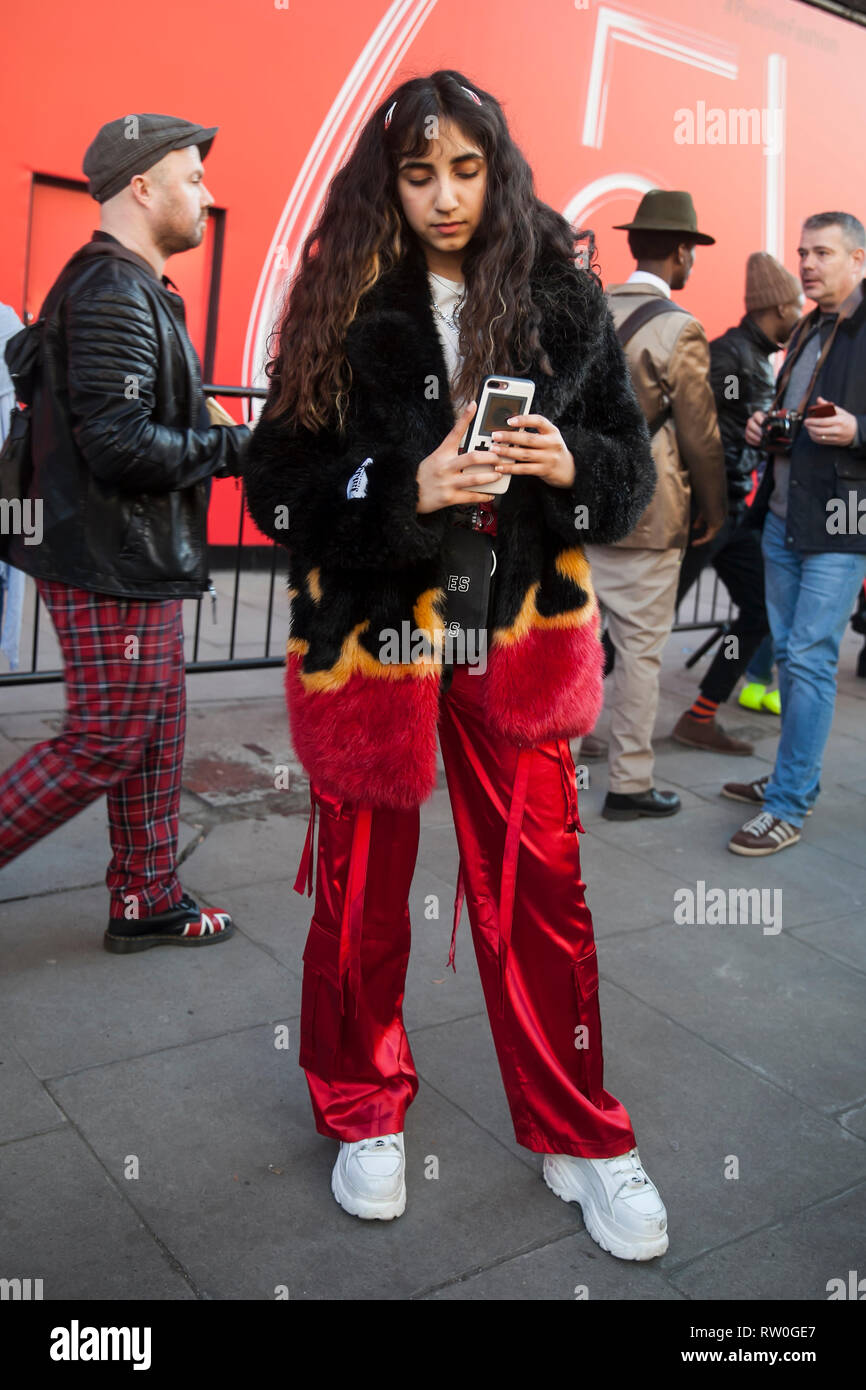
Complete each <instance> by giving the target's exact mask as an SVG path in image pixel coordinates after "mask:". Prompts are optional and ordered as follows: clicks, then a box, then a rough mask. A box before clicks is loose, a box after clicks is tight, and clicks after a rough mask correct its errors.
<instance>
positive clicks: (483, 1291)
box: [426, 1231, 683, 1303]
mask: <svg viewBox="0 0 866 1390" xmlns="http://www.w3.org/2000/svg"><path fill="white" fill-rule="evenodd" d="M657 1263H658V1261H656V1260H646V1261H635V1260H615V1259H613V1258H612V1257H611V1256H610V1255H608V1254H606V1253H605V1251H604V1250H601V1249H600V1248H599V1247H598V1246H597V1245H596V1243H595V1241H594V1240H592V1239H591V1238H590V1237H589V1236H588V1235H587V1234H586V1232H585V1231H583V1232H582V1233H581V1234H579V1235H573V1236H566V1237H565V1238H564V1239H562V1240H557V1241H552V1242H551V1243H550V1244H549V1245H545V1246H542V1247H541V1249H539V1250H529V1251H527V1252H526V1254H525V1255H516V1256H515V1257H514V1258H513V1259H511V1260H505V1261H503V1263H502V1264H498V1265H494V1266H493V1267H492V1268H491V1269H484V1270H481V1271H480V1272H479V1273H478V1274H475V1275H472V1276H471V1277H470V1278H468V1279H461V1280H460V1282H459V1283H456V1284H448V1285H447V1286H446V1288H444V1289H437V1290H436V1291H435V1292H433V1293H430V1294H427V1295H426V1298H427V1300H429V1301H431V1302H439V1303H441V1302H457V1301H458V1300H462V1301H468V1300H474V1301H481V1300H485V1301H490V1302H492V1301H494V1300H514V1301H516V1300H518V1299H521V1300H523V1299H525V1300H527V1301H528V1300H533V1301H541V1300H547V1301H551V1302H553V1301H563V1300H564V1301H566V1302H568V1301H570V1300H577V1301H579V1302H584V1301H586V1302H590V1303H594V1302H598V1301H599V1300H600V1299H605V1300H610V1299H616V1300H619V1299H640V1300H641V1301H642V1302H644V1301H646V1302H651V1303H654V1302H661V1301H681V1300H682V1299H683V1295H682V1294H681V1293H679V1291H678V1290H677V1289H674V1288H672V1287H671V1285H670V1284H669V1283H668V1282H667V1280H666V1279H665V1278H664V1276H663V1275H662V1274H660V1273H659V1271H658V1270H657V1269H656V1265H657Z"/></svg>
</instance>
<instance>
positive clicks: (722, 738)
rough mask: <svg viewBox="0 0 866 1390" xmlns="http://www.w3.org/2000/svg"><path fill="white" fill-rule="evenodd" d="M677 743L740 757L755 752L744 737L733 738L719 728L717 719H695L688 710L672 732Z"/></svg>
mask: <svg viewBox="0 0 866 1390" xmlns="http://www.w3.org/2000/svg"><path fill="white" fill-rule="evenodd" d="M671 738H673V739H674V740H675V741H676V742H677V743H684V744H685V745H686V747H688V748H703V749H705V750H706V751H707V752H709V753H734V754H736V756H737V757H738V758H747V757H748V756H749V755H750V754H751V753H754V751H755V749H754V745H753V744H751V743H746V740H745V739H742V738H731V735H730V734H726V733H725V731H724V729H721V728H719V725H718V724H717V723H716V721H715V719H695V717H694V715H693V714H690V713H689V711H688V710H686V712H685V714H681V715H680V717H679V719H678V720H677V722H676V724H675V725H674V731H673V733H672V734H671Z"/></svg>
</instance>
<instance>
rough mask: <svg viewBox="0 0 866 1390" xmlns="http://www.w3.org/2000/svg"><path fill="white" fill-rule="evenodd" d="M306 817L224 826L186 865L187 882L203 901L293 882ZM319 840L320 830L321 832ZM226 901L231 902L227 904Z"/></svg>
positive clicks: (211, 834) (271, 818)
mask: <svg viewBox="0 0 866 1390" xmlns="http://www.w3.org/2000/svg"><path fill="white" fill-rule="evenodd" d="M307 822H308V816H300V815H291V816H264V817H262V818H261V819H258V818H257V819H255V820H253V819H242V818H238V819H235V820H232V821H226V822H225V823H224V824H221V825H216V826H214V828H213V829H212V830H211V831H210V832H209V834H208V836H207V838H206V839H205V841H204V843H203V844H201V845H199V846H198V847H197V848H196V850H195V853H194V854H193V855H191V856H190V858H189V859H188V860H187V861H186V862H185V863H184V875H185V878H186V880H187V881H188V882H190V883H192V884H194V885H195V886H196V887H197V888H199V889H200V891H201V892H202V894H203V895H204V896H206V897H207V896H208V895H209V896H210V897H211V898H214V897H215V896H217V895H219V894H222V895H223V896H225V892H226V890H227V889H230V888H234V887H236V886H237V885H239V884H246V883H265V882H273V881H275V880H279V881H280V882H287V883H288V887H289V890H291V886H292V884H293V883H294V881H295V875H296V873H297V871H298V865H299V863H300V859H301V851H302V850H303V848H304V839H305V837H306V834H307ZM316 833H317V836H318V830H317V832H316ZM227 901H228V900H227Z"/></svg>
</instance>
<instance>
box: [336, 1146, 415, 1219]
mask: <svg viewBox="0 0 866 1390" xmlns="http://www.w3.org/2000/svg"><path fill="white" fill-rule="evenodd" d="M331 1191H332V1192H333V1194H334V1197H335V1198H336V1200H337V1201H338V1202H339V1204H340V1206H341V1207H342V1208H343V1211H347V1212H348V1213H349V1215H350V1216H360V1217H361V1219H362V1221H393V1219H394V1217H395V1216H402V1215H403V1212H404V1211H405V1210H406V1181H405V1179H404V1180H403V1182H402V1184H401V1187H400V1191H399V1192H398V1194H397V1196H396V1197H389V1198H380V1199H378V1200H377V1199H376V1198H372V1197H360V1196H359V1195H358V1193H357V1192H354V1191H353V1190H352V1189H351V1188H350V1187H347V1186H346V1182H345V1179H344V1178H343V1174H342V1172H341V1171H340V1164H339V1160H338V1161H337V1162H336V1163H335V1164H334V1168H333V1171H332V1173H331Z"/></svg>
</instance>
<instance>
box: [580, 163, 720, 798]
mask: <svg viewBox="0 0 866 1390" xmlns="http://www.w3.org/2000/svg"><path fill="white" fill-rule="evenodd" d="M615 230H617V231H626V232H628V244H629V250H630V251H631V253H632V255H633V256H634V258H635V260H636V261H637V268H636V269H635V270H634V271H633V273H632V274H631V275H630V276H629V278H628V280H627V281H626V282H625V284H623V285H611V286H609V287H608V290H607V298H608V303H609V305H610V309H611V313H612V314H613V320H614V324H615V325H616V330H617V336H618V337H619V340H620V343H621V344H622V346H623V349H624V350H625V355H626V361H627V362H628V366H629V371H630V372H631V378H632V383H633V385H634V388H635V392H636V394H637V398H638V401H639V402H640V406H641V409H642V410H643V412H644V415H645V416H646V420H647V425H648V427H649V431H650V437H651V440H652V453H653V459H654V460H655V465H656V473H657V475H658V481H657V484H656V491H655V494H654V496H653V498H652V500H651V502H650V503H649V506H648V507H647V509H646V511H645V512H644V513H643V515H642V516H641V518H640V520H639V521H638V523H637V526H636V527H635V529H634V530H633V531H632V532H631V534H630V535H628V536H626V538H625V539H624V540H621V541H618V542H617V543H616V545H588V546H586V554H587V558H588V559H589V562H590V565H591V566H592V579H593V584H594V586H595V590H596V593H597V595H598V598H599V601H600V602H601V604H602V605H603V607H604V609H605V611H606V614H607V623H608V628H607V630H608V635H609V637H610V640H611V642H612V644H613V647H614V650H615V652H616V661H615V664H614V669H613V675H612V678H611V679H612V683H613V690H612V698H611V700H610V713H611V721H610V748H609V754H608V766H609V775H610V790H609V792H608V795H607V799H606V800H605V803H604V808H603V810H602V815H603V816H604V817H605V818H606V819H607V820H634V819H636V818H637V817H638V816H670V815H673V814H674V813H675V812H677V811H679V809H680V800H679V797H678V796H677V795H676V793H674V792H664V791H658V790H657V789H656V788H655V787H654V786H653V764H654V759H653V751H652V732H653V725H654V723H655V717H656V710H657V708H658V698H659V673H660V670H661V656H662V649H663V647H664V645H665V642H666V641H667V639H668V637H669V635H670V631H671V627H672V625H673V619H674V609H675V604H676V593H677V582H678V579H679V573H680V563H681V561H682V557H683V554H684V552H685V548H686V546H687V545H688V544H689V539H690V536H689V530H690V519H691V506H692V499H694V506H695V510H696V512H697V519H696V520H695V522H694V527H693V532H692V537H691V543H692V544H693V545H698V544H706V542H707V541H709V540H710V539H711V538H712V537H713V536H714V535H715V534H716V532H717V531H718V530H719V529H720V527H721V526H722V524H723V522H724V520H725V517H726V515H727V496H726V482H725V466H724V453H723V450H722V441H721V437H720V434H719V425H718V419H717V417H716V404H715V400H714V398H713V392H712V389H711V387H710V381H709V368H710V352H709V345H708V343H707V337H706V334H705V332H704V330H703V328H702V327H701V325H700V324H699V323H698V321H697V319H696V318H695V317H694V316H693V315H692V314H690V313H688V311H687V310H685V309H683V308H681V306H680V305H678V304H674V303H673V302H672V300H671V292H672V291H677V290H681V289H682V288H683V287H684V285H685V283H686V281H687V280H688V278H689V275H690V273H691V270H692V266H693V265H694V260H695V247H696V246H712V245H713V244H714V238H713V237H711V236H707V234H706V233H705V232H700V231H698V222H697V214H696V213H695V208H694V204H693V202H692V199H691V195H690V194H689V193H681V192H668V191H666V190H665V189H662V188H653V189H651V190H650V191H649V193H647V194H645V196H644V197H643V199H642V200H641V203H640V206H639V208H638V210H637V213H636V215H635V217H634V220H633V221H631V222H628V223H626V224H625V225H624V226H621V227H618V228H616V229H615Z"/></svg>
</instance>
